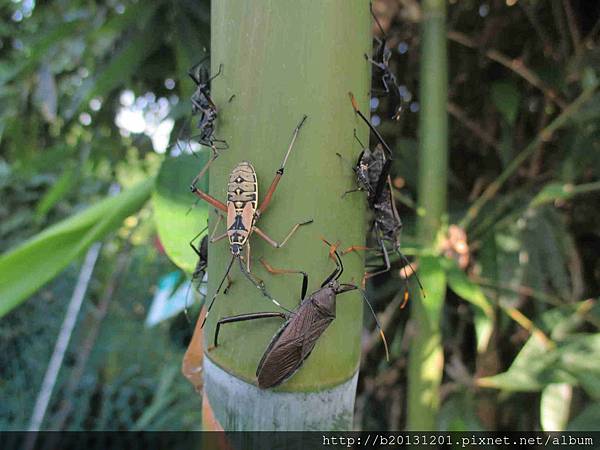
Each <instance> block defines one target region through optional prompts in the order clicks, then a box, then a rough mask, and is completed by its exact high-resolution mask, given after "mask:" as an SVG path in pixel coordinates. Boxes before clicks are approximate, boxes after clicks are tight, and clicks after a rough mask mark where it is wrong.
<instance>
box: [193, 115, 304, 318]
mask: <svg viewBox="0 0 600 450" xmlns="http://www.w3.org/2000/svg"><path fill="white" fill-rule="evenodd" d="M306 118H307V116H304V117H303V118H302V120H301V121H300V123H298V125H297V126H296V128H295V129H294V132H293V135H292V140H291V142H290V144H289V147H288V149H287V152H286V154H285V156H284V158H283V162H282V163H281V167H280V168H279V169H278V170H277V172H276V173H275V178H273V181H272V182H271V186H269V189H268V190H267V195H266V196H265V198H264V199H263V201H262V204H261V205H260V206H259V205H258V181H257V178H256V171H255V170H254V167H253V166H252V164H250V163H249V162H248V161H242V162H241V163H239V164H238V165H237V166H236V167H234V169H233V170H232V171H231V174H230V175H229V183H228V185H227V204H226V205H225V204H223V203H221V202H220V201H219V200H217V199H216V198H214V197H212V196H210V195H208V194H207V193H205V192H203V191H201V190H200V189H198V187H197V186H196V181H197V180H198V179H199V178H200V177H201V176H202V175H203V174H204V173H205V172H206V170H207V169H208V166H209V165H210V164H211V163H212V162H213V161H214V160H215V158H216V156H213V158H211V159H210V160H209V161H208V163H207V164H206V166H205V167H204V168H203V169H202V170H201V171H200V174H198V176H196V178H194V181H193V182H192V185H191V190H192V192H193V193H194V194H196V195H197V196H198V197H199V198H200V199H202V200H204V201H206V202H207V203H209V204H211V205H212V206H214V207H215V208H216V209H217V212H219V211H222V212H225V213H227V217H226V222H227V231H226V232H225V233H223V234H222V235H220V236H216V237H214V236H212V237H211V238H210V239H209V242H210V243H214V242H217V241H220V240H221V239H224V238H226V237H227V238H228V239H229V246H230V250H231V255H232V256H231V261H230V262H229V265H228V267H227V270H226V272H225V275H224V276H223V279H222V280H221V283H220V284H219V287H218V288H217V290H216V292H215V294H214V296H213V298H212V299H211V301H210V303H209V305H208V309H207V312H206V317H205V318H204V320H205V321H206V318H207V317H208V314H209V313H210V310H211V308H212V306H213V304H214V301H215V299H216V298H217V295H218V294H219V292H220V291H221V288H222V287H223V283H224V281H225V279H226V278H227V276H228V275H229V271H230V270H231V267H232V266H233V262H234V261H235V260H236V259H237V260H238V261H239V265H240V269H241V271H242V273H243V274H244V276H246V278H248V279H249V280H250V281H251V282H252V283H253V284H254V285H255V286H256V287H257V288H258V289H260V290H261V291H262V293H263V295H265V296H266V297H268V298H270V299H271V301H272V302H273V303H275V304H276V305H277V306H279V307H281V308H283V309H285V308H284V307H283V306H282V305H281V304H280V303H279V302H278V301H277V300H275V299H274V298H273V297H272V296H271V295H270V294H269V293H268V292H267V291H266V288H265V286H264V283H263V282H262V280H259V279H257V278H256V277H255V276H254V275H252V273H251V272H250V242H249V238H250V235H251V234H252V233H256V234H258V235H259V236H260V237H261V238H262V239H264V240H265V241H267V242H268V243H269V244H270V245H272V246H273V247H275V248H280V247H283V246H284V245H285V244H286V242H287V241H288V240H289V239H290V237H291V236H292V235H293V234H294V233H295V232H296V230H297V229H298V228H299V227H300V226H301V225H306V224H308V223H311V222H312V219H311V220H307V221H304V222H300V223H297V224H295V225H294V226H293V227H292V229H291V230H290V232H289V233H288V234H287V236H286V237H285V238H284V239H283V241H281V243H279V242H277V241H275V240H274V239H272V238H270V237H269V236H268V235H267V234H266V233H265V232H264V231H262V230H261V229H260V228H258V227H257V226H256V222H257V221H258V219H259V218H260V216H261V215H262V214H263V213H264V212H265V211H266V209H267V208H268V206H269V204H270V203H271V200H272V198H273V194H274V192H275V190H276V188H277V185H278V184H279V181H280V180H281V177H282V176H283V172H284V168H285V164H286V162H287V159H288V157H289V155H290V153H291V151H292V148H293V147H294V143H295V142H296V138H297V137H298V133H299V131H300V128H301V127H302V125H303V124H304V121H305V120H306ZM222 218H223V216H222V214H221V213H219V219H218V221H217V223H216V224H215V230H214V231H216V229H217V227H218V225H219V223H220V222H221V220H222ZM214 231H213V233H212V234H213V235H214ZM244 248H245V249H246V257H245V258H246V267H244V264H243V262H242V249H244ZM203 325H204V323H203Z"/></svg>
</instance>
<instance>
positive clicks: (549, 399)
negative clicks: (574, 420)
mask: <svg viewBox="0 0 600 450" xmlns="http://www.w3.org/2000/svg"><path fill="white" fill-rule="evenodd" d="M572 397H573V387H572V386H570V385H568V384H565V383H558V384H549V385H548V386H546V388H545V389H544V390H543V391H542V398H541V400H540V422H541V425H542V429H543V430H544V431H564V430H565V428H566V426H567V422H568V420H569V407H570V406H571V399H572Z"/></svg>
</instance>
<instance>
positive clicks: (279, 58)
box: [204, 0, 372, 429]
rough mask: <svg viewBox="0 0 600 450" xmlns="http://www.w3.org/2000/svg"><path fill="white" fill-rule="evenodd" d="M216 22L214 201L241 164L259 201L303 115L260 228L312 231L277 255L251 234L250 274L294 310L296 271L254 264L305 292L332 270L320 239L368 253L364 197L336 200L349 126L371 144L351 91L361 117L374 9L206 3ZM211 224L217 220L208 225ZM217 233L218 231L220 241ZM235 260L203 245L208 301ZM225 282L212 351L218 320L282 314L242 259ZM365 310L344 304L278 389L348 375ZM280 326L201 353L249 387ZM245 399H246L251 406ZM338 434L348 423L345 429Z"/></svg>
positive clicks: (344, 174) (355, 265) (351, 297)
mask: <svg viewBox="0 0 600 450" xmlns="http://www.w3.org/2000/svg"><path fill="white" fill-rule="evenodd" d="M211 16H212V18H211V41H212V44H211V45H212V48H211V67H212V72H213V73H214V72H216V71H217V70H218V68H219V65H220V64H222V65H223V71H222V74H221V75H220V76H219V77H217V78H215V79H214V81H213V82H212V95H213V98H214V100H215V102H216V104H217V105H218V107H219V118H218V125H217V129H216V133H215V134H216V136H218V137H219V138H221V139H225V140H226V141H227V142H228V144H229V149H227V150H222V151H221V155H220V157H219V158H218V159H217V160H216V161H215V163H214V164H213V165H212V166H211V170H210V194H211V195H212V196H214V197H216V198H218V199H219V200H221V201H223V202H224V201H225V199H226V189H227V182H228V176H229V173H230V171H231V170H232V168H233V167H234V166H235V165H236V164H237V163H238V162H240V161H243V160H247V161H250V162H251V163H252V164H253V166H254V167H255V169H256V171H257V175H258V182H259V190H258V192H259V205H260V203H261V201H262V200H263V198H264V196H265V193H266V191H267V189H268V187H269V185H270V183H271V180H272V179H273V177H274V175H275V172H276V170H277V169H278V168H279V167H280V164H281V162H282V159H283V156H284V154H285V151H286V149H287V147H288V144H289V142H290V138H291V135H292V131H293V129H294V127H295V126H296V125H297V124H298V122H299V121H300V119H301V118H302V116H303V115H305V114H306V115H307V116H308V119H307V120H306V122H305V124H304V126H303V128H302V129H301V130H300V134H299V136H298V139H297V141H296V146H295V148H294V150H293V151H292V153H291V155H290V156H289V159H288V160H287V165H286V167H285V173H284V175H283V178H282V179H281V182H280V183H279V187H278V188H277V191H276V192H275V194H274V196H273V201H272V203H271V206H270V207H269V209H268V210H267V211H266V212H265V214H264V215H262V216H261V217H260V221H259V222H258V225H259V226H260V228H261V229H262V230H263V231H264V232H265V233H267V234H268V235H270V236H271V237H272V238H274V239H275V240H277V241H281V240H282V239H283V237H284V236H285V235H286V234H287V232H288V230H289V229H290V227H291V226H292V225H293V224H295V223H296V222H300V221H304V220H306V219H313V223H312V224H310V225H306V226H303V227H301V228H300V229H299V230H298V231H297V233H296V234H295V235H294V236H293V237H292V238H291V239H290V241H289V242H288V243H287V245H286V246H285V247H284V248H280V249H275V248H273V247H271V246H270V245H268V244H267V243H266V242H264V241H263V240H261V239H260V237H259V236H258V235H256V234H254V235H252V236H251V237H250V243H251V248H252V251H251V255H252V257H251V261H252V265H251V270H252V272H253V273H254V274H255V275H256V276H257V277H259V278H261V279H262V280H264V282H265V284H266V286H267V289H268V290H269V292H270V293H271V294H272V295H273V296H274V297H275V298H276V299H277V300H278V301H279V302H280V303H282V304H283V305H285V306H286V307H287V308H288V309H294V308H295V307H296V306H297V305H298V304H299V302H300V286H301V277H300V275H279V276H274V275H271V274H269V273H267V272H266V271H265V270H264V268H263V267H262V266H261V264H259V258H261V257H263V258H264V259H265V260H266V261H267V262H268V263H269V264H271V265H272V266H274V267H278V268H284V269H297V270H303V271H306V272H307V273H308V275H309V277H310V281H309V293H310V292H312V291H314V290H316V289H317V288H319V286H320V284H321V282H322V281H323V280H324V279H325V278H326V277H327V276H328V275H329V274H330V273H331V271H332V270H333V268H334V267H335V266H334V263H333V261H332V260H331V259H330V258H329V257H328V247H327V246H326V245H325V244H324V243H323V242H322V241H321V237H324V238H326V239H327V240H329V241H330V242H336V241H338V240H339V241H340V242H341V246H343V247H348V246H351V245H364V240H365V232H366V224H365V199H364V196H361V195H360V194H351V195H346V196H344V197H343V198H342V194H343V193H344V191H347V190H349V189H352V188H353V187H354V186H355V180H354V173H353V171H352V169H351V165H352V164H354V163H355V161H356V157H357V155H358V153H359V152H360V148H358V146H357V145H356V141H355V140H354V138H353V130H354V128H356V129H357V131H358V133H359V136H360V138H361V140H363V141H366V140H367V139H368V130H367V128H366V127H365V125H364V123H362V122H361V121H360V119H359V118H357V117H356V116H355V114H354V111H353V109H352V106H351V103H350V100H349V98H348V92H349V91H352V92H353V93H354V94H355V96H356V98H357V99H358V101H359V104H360V107H361V108H362V109H363V110H364V111H368V110H369V108H368V105H369V89H370V70H371V68H370V66H369V63H368V61H366V60H365V58H364V54H365V53H369V52H370V51H371V46H372V43H371V19H370V14H369V3H368V2H367V1H352V2H348V1H345V0H332V1H327V2H308V1H301V2H298V1H294V0H220V1H216V2H213V4H212V12H211ZM232 96H234V97H233V98H231V97H232ZM336 152H338V153H340V154H342V155H343V159H340V158H339V157H338V156H336ZM215 218H216V216H215V215H214V214H213V215H212V216H211V220H210V227H211V228H212V226H213V225H214V224H215ZM223 232H224V226H223V224H221V226H220V228H219V229H218V230H217V234H221V233H223ZM230 259H231V253H230V250H229V245H228V243H227V240H226V239H225V240H223V241H220V242H218V243H215V244H211V245H210V246H209V286H208V296H207V298H208V299H209V300H210V298H211V297H212V295H213V293H214V292H215V290H216V288H217V286H218V284H219V283H220V281H221V279H222V277H223V274H224V272H225V269H226V267H227V265H228V263H229V261H230ZM363 262H364V255H362V254H359V253H351V254H348V255H346V256H345V257H344V266H345V271H344V274H343V275H342V277H341V279H340V281H342V282H355V283H360V280H361V277H362V274H363ZM231 276H232V280H233V285H232V286H231V288H230V289H229V291H228V293H227V295H223V294H221V295H219V296H218V297H217V300H216V302H215V305H214V308H213V309H212V311H211V313H210V316H209V319H208V320H207V323H206V326H205V329H204V333H205V344H206V346H207V347H208V346H209V345H212V339H213V334H214V330H215V326H216V322H217V320H218V319H219V318H221V317H223V316H230V315H233V314H241V313H250V312H258V311H278V308H277V307H276V306H275V305H274V304H273V303H272V302H271V301H269V300H268V299H266V298H264V297H263V296H262V295H261V294H260V292H259V291H258V290H257V289H256V288H255V287H254V286H253V285H252V284H251V283H250V282H249V281H248V280H247V279H246V278H245V277H244V276H243V275H242V273H241V272H240V269H239V266H238V264H237V262H236V263H234V265H233V268H232V271H231ZM362 309H363V301H362V299H361V296H360V294H358V293H357V292H353V293H347V294H344V295H341V296H339V297H338V301H337V311H336V313H337V318H336V319H335V320H334V322H333V323H332V325H331V326H330V327H329V328H328V329H327V330H326V332H325V333H324V335H323V336H322V338H321V339H320V340H319V342H318V343H317V346H316V348H315V350H314V351H313V352H312V354H311V355H310V357H309V358H308V359H307V360H306V362H305V363H304V365H303V367H302V368H301V369H300V370H299V371H298V372H297V373H296V374H295V375H294V376H293V377H292V378H290V379H289V381H288V382H286V383H285V384H283V385H282V386H281V387H280V388H278V389H279V391H296V392H297V391H304V392H319V391H322V390H325V389H328V388H331V387H334V386H337V385H339V384H340V383H343V382H345V381H347V380H349V379H350V378H352V376H353V375H354V373H355V372H356V370H357V368H358V362H359V354H360V336H361V326H362ZM279 311H281V310H279ZM282 323H283V321H282V320H281V319H277V318H275V319H265V320H258V321H250V322H241V323H235V324H231V325H225V326H224V327H222V328H221V332H220V336H219V346H218V347H217V348H216V349H214V350H210V351H208V350H207V351H206V357H207V358H209V359H210V360H211V361H212V362H213V363H214V364H216V365H217V366H219V367H220V368H221V369H223V370H224V371H225V372H226V373H228V374H230V375H231V376H233V377H236V378H238V379H241V380H244V381H245V382H247V383H249V384H252V383H255V380H256V377H255V371H256V368H257V365H258V363H259V361H260V358H261V356H262V354H263V352H264V351H265V349H266V347H267V345H268V344H269V342H270V340H271V338H272V337H273V335H274V334H275V332H276V331H277V329H278V328H279V327H280V326H281V325H282ZM207 389H208V386H207ZM257 395H258V394H257ZM298 395H299V396H300V395H302V394H298ZM211 401H212V402H213V404H212V406H213V409H214V410H215V415H216V416H217V417H223V416H222V415H221V414H220V412H219V411H218V409H219V408H224V407H225V406H224V405H220V404H214V402H216V403H219V402H218V401H216V400H214V399H211ZM240 401H245V402H250V403H251V402H252V401H253V399H252V398H247V399H240ZM221 412H222V411H221ZM300 412H301V411H300ZM301 413H302V412H301ZM312 413H313V412H310V411H306V414H312ZM227 414H230V415H231V414H236V413H235V411H228V412H227ZM350 414H351V413H350ZM230 419H231V420H230ZM274 420H275V419H274ZM277 420H278V422H277V423H278V424H281V423H284V422H285V418H284V417H281V418H279V419H277ZM228 423H231V424H235V427H237V429H242V428H243V429H247V428H248V427H250V426H251V424H252V423H253V418H252V417H233V418H232V417H229V419H228ZM338 426H339V427H340V428H347V427H348V426H350V425H349V424H347V423H345V422H344V423H341V422H340V423H339V425H338ZM274 428H277V427H276V426H275V424H274Z"/></svg>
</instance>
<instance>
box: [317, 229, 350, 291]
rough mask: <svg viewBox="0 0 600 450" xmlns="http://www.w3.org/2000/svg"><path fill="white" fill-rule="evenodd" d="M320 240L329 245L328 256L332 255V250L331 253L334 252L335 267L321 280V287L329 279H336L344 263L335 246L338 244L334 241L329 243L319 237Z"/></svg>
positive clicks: (342, 270)
mask: <svg viewBox="0 0 600 450" xmlns="http://www.w3.org/2000/svg"><path fill="white" fill-rule="evenodd" d="M321 240H322V241H323V242H325V243H326V244H327V245H329V257H330V258H331V257H332V252H333V254H335V269H334V270H333V272H331V274H330V275H329V276H328V277H327V278H326V279H325V281H323V283H321V287H323V286H325V285H326V284H327V283H329V282H330V281H331V280H334V279H335V280H337V279H338V278H339V277H341V276H342V273H343V272H344V264H343V263H342V258H340V255H339V253H338V252H337V246H338V244H337V243H336V244H335V245H332V244H330V243H329V242H327V241H326V240H325V239H323V238H321Z"/></svg>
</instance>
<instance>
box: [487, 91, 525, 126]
mask: <svg viewBox="0 0 600 450" xmlns="http://www.w3.org/2000/svg"><path fill="white" fill-rule="evenodd" d="M491 94H492V101H493V102H494V105H496V108H497V109H498V111H500V114H502V116H504V119H505V120H506V122H508V123H509V124H510V125H512V124H513V123H515V120H516V119H517V113H518V112H519V103H520V102H521V94H520V93H519V90H518V89H517V87H516V86H515V85H514V84H513V83H510V82H507V81H497V82H495V83H493V84H492V89H491Z"/></svg>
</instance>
